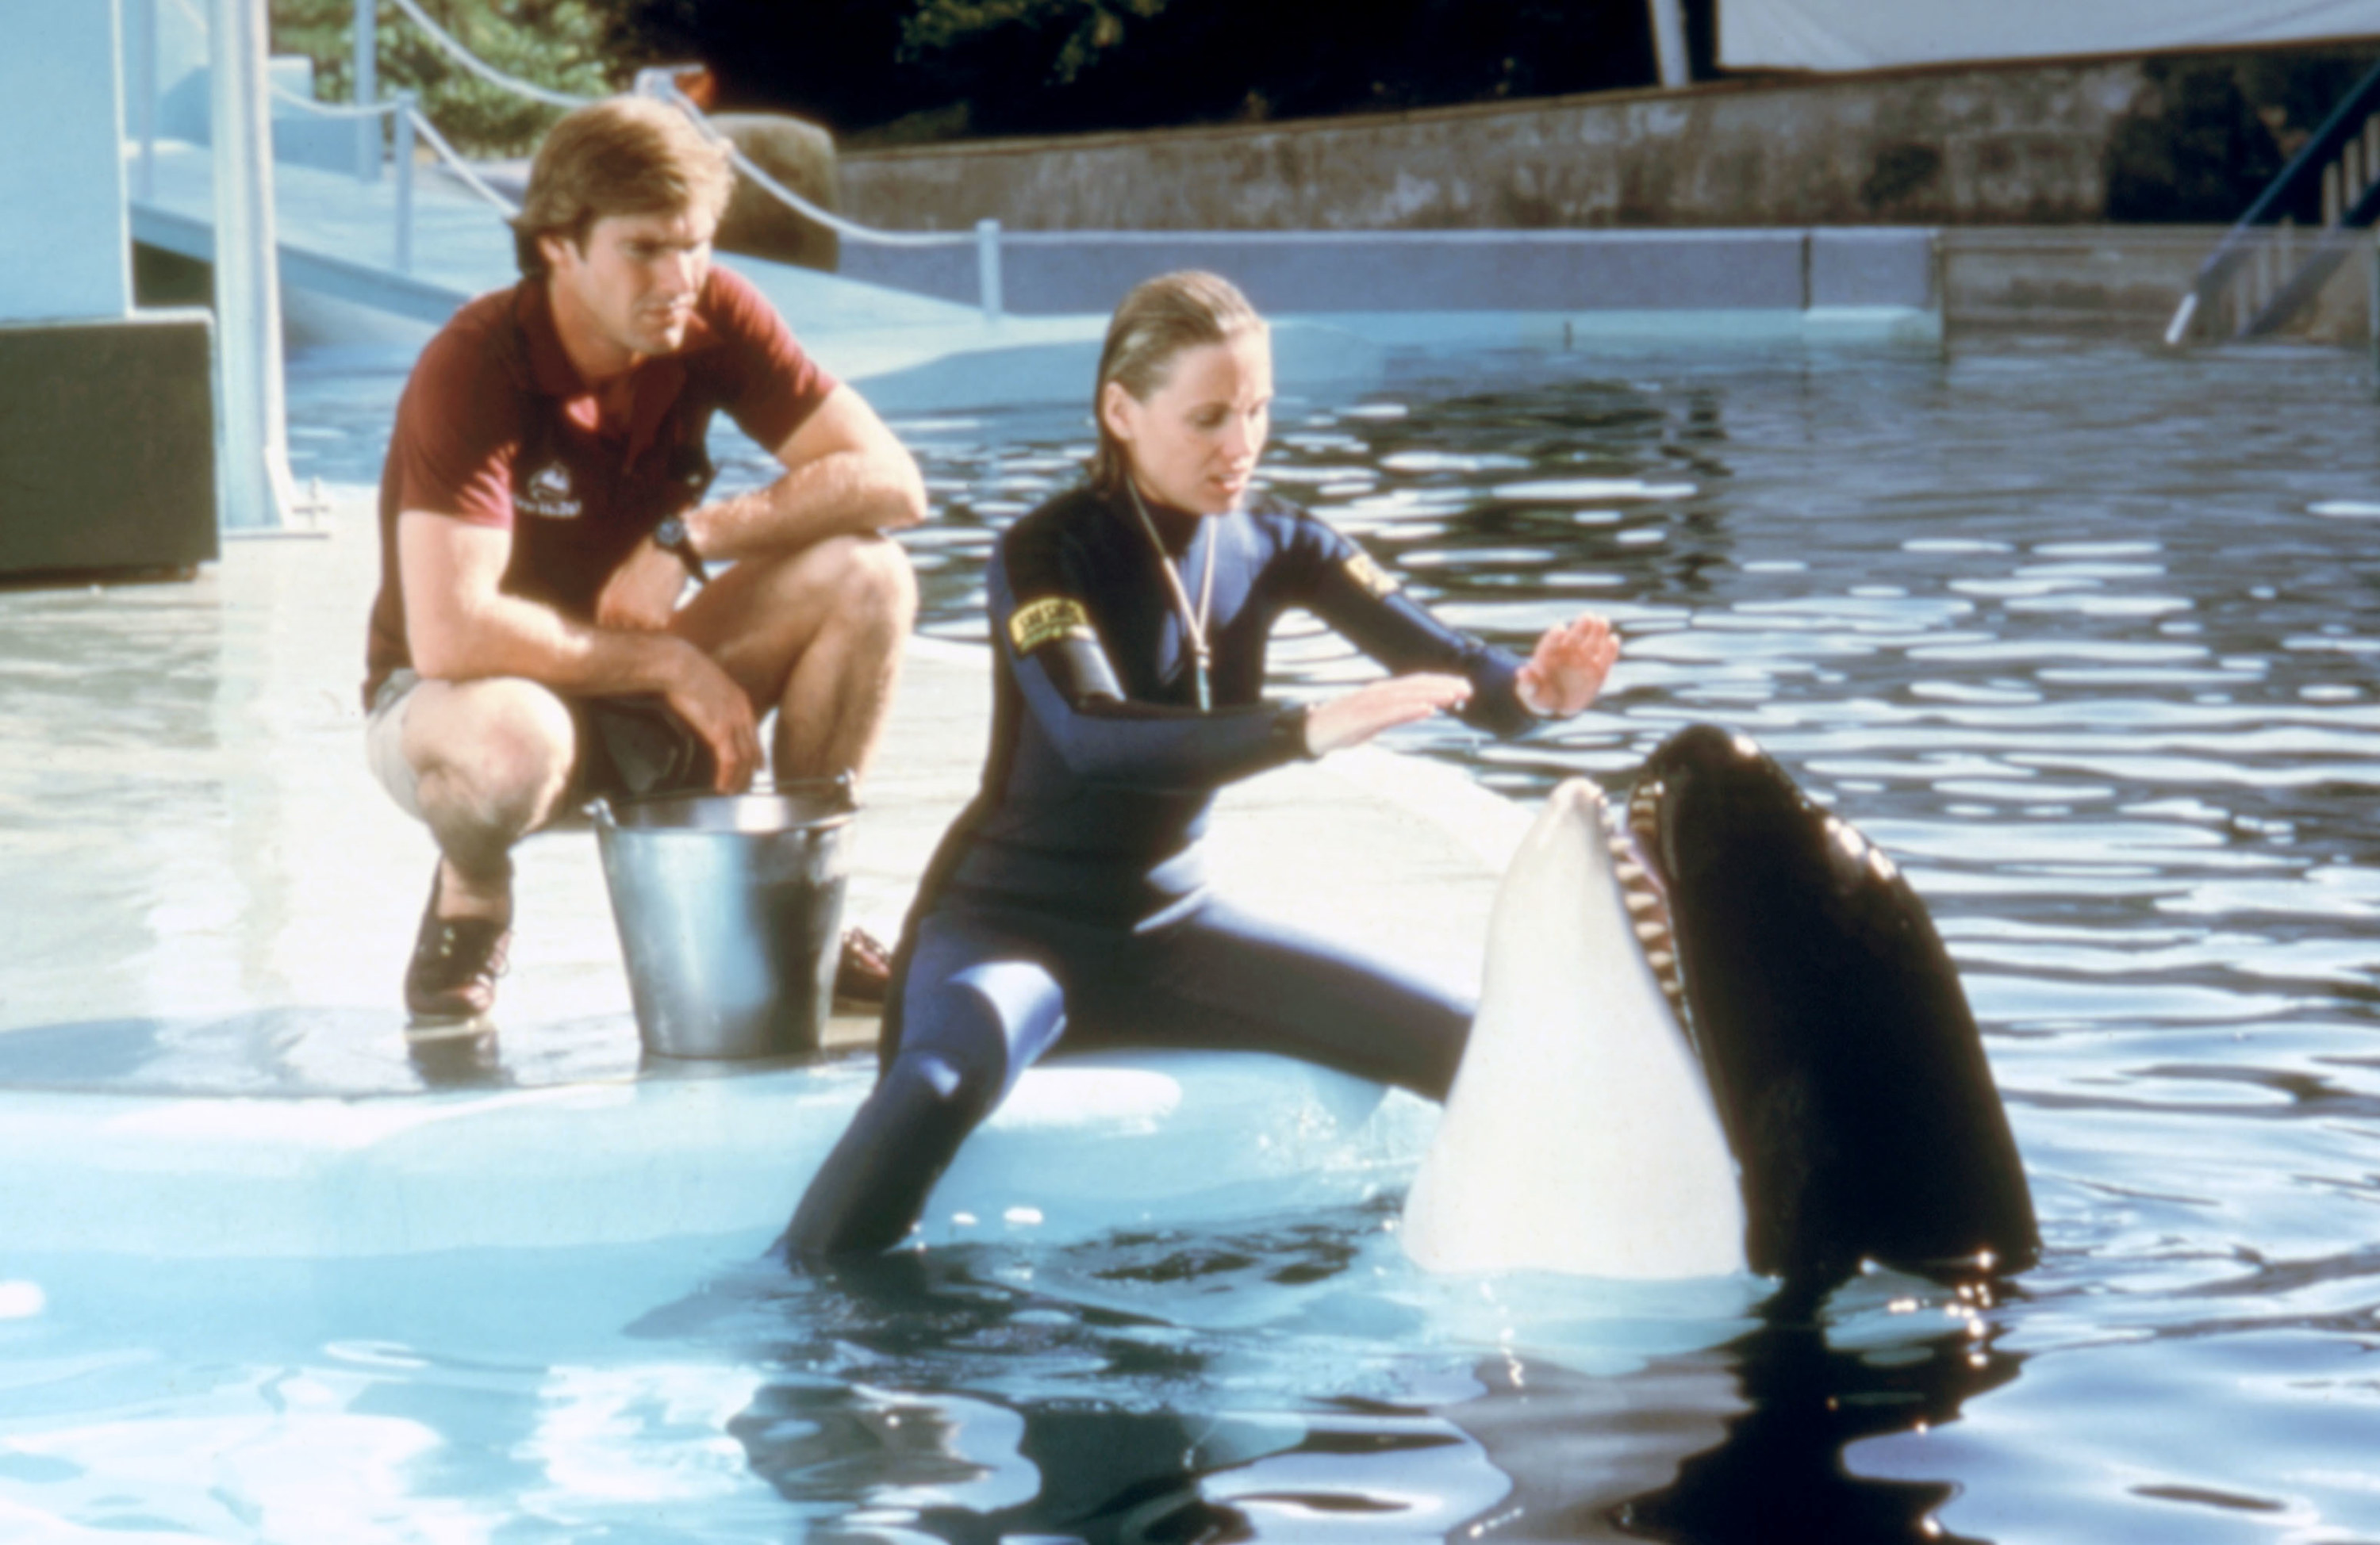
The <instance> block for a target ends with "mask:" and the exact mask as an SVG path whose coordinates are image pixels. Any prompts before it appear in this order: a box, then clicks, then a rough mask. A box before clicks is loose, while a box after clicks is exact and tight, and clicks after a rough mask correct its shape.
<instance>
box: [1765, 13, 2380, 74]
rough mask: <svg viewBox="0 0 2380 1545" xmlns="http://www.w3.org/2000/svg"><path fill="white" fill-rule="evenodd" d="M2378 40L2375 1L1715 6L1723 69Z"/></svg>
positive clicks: (1877, 65) (1874, 65) (1855, 66)
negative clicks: (2318, 40)
mask: <svg viewBox="0 0 2380 1545" xmlns="http://www.w3.org/2000/svg"><path fill="white" fill-rule="evenodd" d="M2368 36H2380V0H1994V3H1992V4H1978V3H1977V0H1718V62H1719V65H1720V66H1721V67H1722V68H1726V69H1797V70H1867V69H1885V68H1889V67H1891V66H1897V65H1937V64H1950V63H1956V62H1958V61H1961V60H1968V59H2038V58H2054V57H2057V56H2059V55H2063V54H2148V53H2156V52H2160V51H2162V50H2166V49H2175V48H2210V47H2223V46H2238V45H2245V44H2256V43H2276V42H2305V41H2308V40H2311V39H2315V38H2349V37H2368Z"/></svg>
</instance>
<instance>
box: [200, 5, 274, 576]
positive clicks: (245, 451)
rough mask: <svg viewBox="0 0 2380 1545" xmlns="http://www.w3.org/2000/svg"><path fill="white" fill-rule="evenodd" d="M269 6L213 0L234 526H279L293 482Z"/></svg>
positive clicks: (227, 494) (219, 282)
mask: <svg viewBox="0 0 2380 1545" xmlns="http://www.w3.org/2000/svg"><path fill="white" fill-rule="evenodd" d="M264 5H265V0H208V6H207V52H208V63H209V66H210V68H209V71H208V74H209V77H210V80H211V100H210V106H211V108H212V115H211V123H212V132H213V139H214V145H213V152H212V153H213V163H214V200H215V210H214V213H215V230H214V249H215V252H214V255H215V326H216V328H217V329H218V333H219V338H220V342H219V344H218V348H219V351H220V355H221V359H222V372H223V376H222V379H223V417H222V421H221V428H220V430H219V433H220V434H221V437H222V438H221V439H220V441H218V442H217V443H218V449H219V452H220V454H219V456H218V458H217V462H218V465H220V466H221V468H222V474H221V477H222V486H223V499H222V503H221V505H220V508H221V509H222V512H223V515H222V520H223V524H224V525H225V527H226V528H228V529H240V528H247V529H251V530H271V529H275V528H277V527H279V526H280V525H282V516H283V513H284V512H285V501H284V498H283V495H284V494H285V492H286V491H287V490H288V480H289V438H288V434H289V431H288V422H287V416H286V409H287V402H286V395H285V387H284V383H283V379H282V372H281V270H280V257H279V248H278V247H277V246H276V242H277V233H276V232H275V230H274V224H273V118H272V106H271V103H270V101H269V100H268V98H267V94H266V93H267V91H268V90H269V83H268V80H267V77H266V75H265V65H264V47H265V45H264V39H265V18H264Z"/></svg>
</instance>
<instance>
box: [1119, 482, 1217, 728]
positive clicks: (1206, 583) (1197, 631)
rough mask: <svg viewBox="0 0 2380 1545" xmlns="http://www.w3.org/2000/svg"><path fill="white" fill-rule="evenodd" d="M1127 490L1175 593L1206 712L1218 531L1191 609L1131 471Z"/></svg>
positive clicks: (1194, 681) (1193, 682)
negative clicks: (1208, 638) (1210, 615)
mask: <svg viewBox="0 0 2380 1545" xmlns="http://www.w3.org/2000/svg"><path fill="white" fill-rule="evenodd" d="M1123 486H1124V491H1125V492H1126V493H1129V494H1131V495H1132V509H1133V513H1135V514H1136V515H1138V516H1139V517H1140V528H1141V529H1142V530H1143V531H1146V532H1147V533H1148V545H1149V546H1151V547H1153V548H1155V549H1157V567H1158V572H1159V573H1162V574H1164V576H1165V587H1166V588H1167V589H1168V590H1170V591H1172V594H1173V610H1174V611H1175V612H1176V613H1177V614H1179V615H1180V617H1181V619H1182V634H1183V636H1184V637H1185V638H1187V639H1188V640H1189V641H1190V660H1191V678H1190V681H1191V686H1192V687H1193V689H1194V690H1195V691H1196V694H1197V698H1198V711H1199V712H1200V713H1202V714H1203V713H1207V712H1208V711H1210V710H1211V709H1212V708H1213V707H1214V706H1215V705H1214V702H1213V700H1212V697H1211V695H1210V694H1209V693H1208V688H1207V669H1208V665H1209V664H1210V663H1211V662H1212V660H1213V658H1214V657H1213V655H1212V653H1211V652H1210V651H1209V650H1208V647H1207V618H1208V614H1209V612H1210V611H1211V610H1212V608H1213V606H1214V602H1215V548H1216V546H1217V544H1218V543H1219V541H1220V537H1218V535H1217V534H1216V533H1215V532H1212V531H1209V532H1208V533H1207V565H1206V573H1205V575H1204V577H1202V578H1201V579H1200V580H1199V581H1198V609H1197V610H1196V611H1193V610H1191V609H1190V592H1189V591H1187V590H1185V589H1184V588H1183V585H1182V575H1181V573H1179V572H1178V571H1176V570H1175V568H1174V567H1173V560H1172V559H1171V558H1169V557H1167V556H1166V553H1165V538H1164V537H1160V536H1159V535H1158V534H1157V523H1156V522H1155V521H1154V520H1151V519H1150V518H1149V515H1148V506H1147V505H1146V504H1143V503H1142V502H1141V501H1140V489H1139V488H1138V486H1137V485H1135V483H1134V482H1133V481H1132V478H1131V477H1130V475H1129V474H1127V475H1126V476H1125V478H1124V485H1123Z"/></svg>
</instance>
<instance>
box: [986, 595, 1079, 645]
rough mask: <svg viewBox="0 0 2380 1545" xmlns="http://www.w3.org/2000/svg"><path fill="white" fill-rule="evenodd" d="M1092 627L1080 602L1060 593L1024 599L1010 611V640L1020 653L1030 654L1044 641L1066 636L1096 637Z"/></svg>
mask: <svg viewBox="0 0 2380 1545" xmlns="http://www.w3.org/2000/svg"><path fill="white" fill-rule="evenodd" d="M1098 637H1099V634H1098V633H1097V632H1096V631H1095V630H1094V629H1093V628H1092V627H1091V614H1090V613H1089V612H1087V611H1086V610H1083V603H1082V602H1080V601H1075V600H1069V599H1068V598H1066V597H1063V596H1050V597H1044V598H1043V599H1040V600H1038V601H1027V602H1026V603H1025V604H1024V605H1023V606H1020V607H1018V608H1017V609H1016V610H1014V612H1012V613H1010V615H1009V619H1008V638H1009V642H1010V643H1012V644H1014V645H1015V646H1016V652H1017V653H1018V654H1020V655H1029V654H1031V653H1032V652H1033V651H1034V650H1036V649H1038V648H1039V647H1040V646H1042V645H1044V644H1050V643H1054V642H1056V641H1057V640H1060V639H1065V638H1085V639H1097V638H1098Z"/></svg>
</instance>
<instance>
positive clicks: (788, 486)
mask: <svg viewBox="0 0 2380 1545" xmlns="http://www.w3.org/2000/svg"><path fill="white" fill-rule="evenodd" d="M776 456H777V460H778V461H780V462H782V463H783V464H784V467H785V472H784V476H783V477H779V478H778V479H777V480H776V481H775V482H773V483H771V484H770V485H768V486H767V487H766V488H761V489H753V490H752V491H751V492H749V493H742V494H737V495H735V497H733V498H730V499H722V500H720V501H716V502H715V503H710V504H706V505H704V506H702V507H701V508H700V509H698V510H696V511H695V512H693V513H691V514H689V515H687V516H686V530H687V532H688V534H689V535H690V536H691V537H693V538H694V546H695V550H697V551H698V552H700V553H701V554H702V555H703V556H704V557H705V558H722V559H733V558H744V557H748V556H750V555H752V554H754V553H759V552H771V551H783V550H784V549H788V548H798V547H807V546H809V545H810V544H811V543H812V542H816V541H820V540H821V539H823V538H825V537H836V536H844V535H847V534H856V533H861V532H870V531H895V530H898V529H900V528H901V527H903V526H905V525H917V523H918V522H920V521H922V520H924V519H925V518H926V483H925V479H924V478H923V477H920V476H919V475H918V472H917V462H916V460H915V459H913V458H912V457H911V456H910V454H909V452H908V450H907V448H906V447H905V446H904V445H903V444H902V443H901V442H900V441H898V440H897V439H895V438H894V437H893V434H892V430H891V429H889V428H885V426H884V421H883V420H882V419H880V418H879V417H877V416H876V410H875V409H874V408H871V407H869V406H868V403H867V400H866V399H865V398H863V397H861V396H860V394H859V393H858V392H855V391H853V390H852V389H851V388H850V387H848V386H837V387H836V388H835V389H834V390H833V391H832V392H829V393H828V394H827V399H826V401H824V402H823V403H820V404H819V405H818V407H817V408H816V409H815V410H814V411H812V412H811V414H810V416H808V417H807V418H805V419H803V420H802V422H801V425H800V427H799V428H795V430H794V432H793V433H792V434H791V435H789V436H788V437H786V440H785V442H784V443H783V444H782V445H780V446H778V447H777V448H776Z"/></svg>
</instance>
